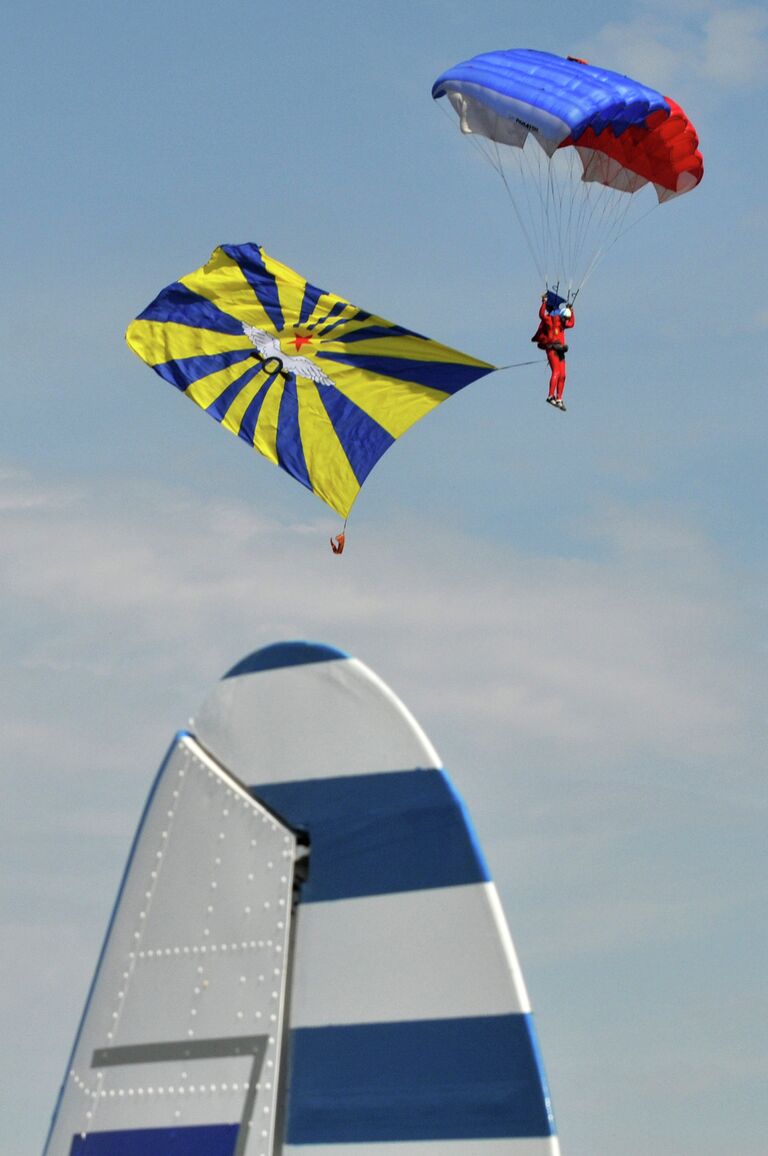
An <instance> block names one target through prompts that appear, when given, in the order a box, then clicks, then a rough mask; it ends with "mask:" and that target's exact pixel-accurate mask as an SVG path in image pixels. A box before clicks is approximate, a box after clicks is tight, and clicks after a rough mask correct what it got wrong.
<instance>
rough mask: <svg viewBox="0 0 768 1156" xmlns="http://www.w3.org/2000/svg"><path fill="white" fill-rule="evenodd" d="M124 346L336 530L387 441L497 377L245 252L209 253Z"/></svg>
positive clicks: (161, 298) (230, 248) (142, 318)
mask: <svg viewBox="0 0 768 1156" xmlns="http://www.w3.org/2000/svg"><path fill="white" fill-rule="evenodd" d="M126 339H127V341H128V344H129V345H130V347H131V349H133V350H134V352H135V353H137V354H138V356H139V357H141V358H142V359H143V360H144V361H146V362H147V364H148V365H151V366H152V368H153V369H154V370H155V371H156V372H157V373H159V374H160V376H161V377H163V378H164V379H165V380H166V381H169V382H170V383H171V384H172V385H175V386H176V388H177V389H179V390H181V392H182V393H184V394H186V396H187V397H190V398H191V399H192V400H193V401H194V402H196V403H197V405H199V406H200V407H201V408H202V409H204V410H206V411H207V412H208V413H209V414H210V415H211V417H213V418H215V419H216V421H218V422H220V423H221V424H222V425H223V426H225V427H226V428H227V429H228V430H230V431H231V432H232V433H234V434H237V436H238V437H240V438H242V439H243V440H244V441H245V442H247V443H248V444H249V445H251V446H253V447H254V448H255V449H257V450H258V451H259V452H260V453H262V454H263V455H264V456H265V457H267V458H269V460H270V461H272V462H274V463H275V464H276V465H278V466H280V467H282V469H284V470H285V471H286V472H287V473H289V474H291V475H292V476H293V477H294V478H296V479H297V481H299V482H301V483H302V485H304V486H306V487H307V489H309V490H311V491H312V492H313V493H314V494H317V496H318V497H319V498H322V499H323V501H325V502H327V503H328V505H329V506H331V507H332V509H334V510H336V511H337V512H338V513H339V514H340V515H341V516H342V517H344V518H346V516H347V515H348V514H349V511H350V509H351V507H352V504H353V502H354V501H355V498H356V497H357V495H358V493H359V490H360V487H361V486H362V484H363V482H364V481H365V479H366V477H367V476H368V474H369V473H370V471H371V470H372V469H373V467H374V465H375V464H376V462H377V461H378V460H379V458H380V457H381V455H382V454H383V453H385V452H386V450H388V449H389V447H390V446H391V445H392V443H393V442H394V441H395V440H396V439H397V438H399V437H400V436H401V435H402V434H404V433H405V431H406V430H407V429H409V428H410V427H411V426H412V425H413V424H414V422H417V421H418V420H419V418H421V417H424V415H425V414H427V413H429V412H430V411H431V410H433V409H434V408H435V406H438V405H439V404H440V402H442V401H445V399H446V398H448V397H450V396H451V395H452V394H454V393H457V392H458V391H459V390H460V389H463V388H464V386H465V385H469V384H470V382H472V381H476V380H477V379H478V378H480V377H483V376H484V375H485V374H487V373H491V372H493V370H494V368H495V367H494V366H492V365H489V364H488V363H487V362H485V361H477V360H476V359H475V358H472V357H468V356H467V355H466V354H464V353H459V352H458V351H457V350H455V349H449V348H448V347H447V346H445V345H440V344H439V343H438V342H436V341H431V340H430V339H429V338H427V337H422V336H421V335H420V334H418V333H413V332H412V331H411V330H409V329H404V328H403V327H402V326H400V325H394V324H393V323H392V322H390V321H385V320H384V319H383V318H381V317H375V316H373V315H372V314H370V313H367V312H365V310H363V309H358V308H357V307H356V306H355V305H352V304H350V302H349V301H345V300H344V298H343V297H338V296H337V295H336V294H334V293H327V292H326V291H325V290H323V289H318V288H317V287H316V286H315V285H312V284H310V282H309V281H306V280H305V279H304V278H303V277H301V276H300V275H299V274H298V273H296V272H295V271H294V270H293V269H289V268H288V267H287V266H286V265H283V264H281V263H280V262H279V261H275V260H274V259H273V258H271V257H269V256H267V254H266V253H265V252H264V250H263V249H262V248H261V247H260V246H258V245H253V244H247V245H221V246H220V247H219V248H217V249H215V250H214V252H213V254H212V256H211V259H210V260H209V261H208V263H207V265H204V266H203V267H202V268H201V269H197V270H196V271H195V272H194V273H190V274H188V276H186V277H182V278H181V279H180V280H178V281H175V282H174V283H173V284H172V285H169V286H168V287H167V288H166V289H163V290H162V292H161V293H159V294H158V296H157V297H156V298H155V300H154V301H153V302H152V304H151V305H149V306H148V307H147V308H146V309H145V310H144V312H143V313H141V314H140V315H139V317H138V318H137V319H136V320H135V321H133V322H132V323H131V325H130V326H129V327H128V332H127V334H126Z"/></svg>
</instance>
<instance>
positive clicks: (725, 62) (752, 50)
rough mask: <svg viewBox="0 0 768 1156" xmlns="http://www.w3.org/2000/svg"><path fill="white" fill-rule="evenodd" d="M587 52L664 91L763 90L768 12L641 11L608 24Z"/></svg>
mask: <svg viewBox="0 0 768 1156" xmlns="http://www.w3.org/2000/svg"><path fill="white" fill-rule="evenodd" d="M581 51H584V52H585V53H586V54H588V55H590V54H591V56H592V57H593V58H594V59H595V60H596V61H598V62H603V61H606V62H607V61H610V62H611V67H615V68H616V69H618V70H619V71H624V72H627V73H629V74H630V75H635V76H640V77H643V78H644V79H646V80H647V81H648V82H649V83H651V84H654V85H656V86H658V87H660V88H662V89H666V88H668V87H669V88H670V89H671V88H672V87H673V86H675V85H679V84H683V85H685V86H689V85H690V84H691V82H692V81H696V82H707V83H709V84H711V85H714V86H716V87H718V88H720V89H723V90H738V89H745V88H751V87H762V86H764V85H765V83H766V74H767V70H768V12H766V11H765V9H764V8H762V7H760V6H758V5H753V4H746V5H738V4H735V5H733V6H731V7H728V8H723V7H722V6H721V5H719V4H716V3H712V2H710V0H701V2H693V3H689V2H687V0H678V2H674V0H673V2H672V3H668V4H661V3H659V2H658V0H649V2H647V3H645V4H642V5H640V6H639V11H636V13H635V14H634V15H632V16H631V17H629V18H628V19H623V20H617V21H615V22H611V23H609V24H606V25H605V26H604V27H603V28H602V29H601V30H600V32H599V33H598V34H597V35H596V36H595V37H593V38H591V40H590V41H589V42H584V43H583V44H582V46H581Z"/></svg>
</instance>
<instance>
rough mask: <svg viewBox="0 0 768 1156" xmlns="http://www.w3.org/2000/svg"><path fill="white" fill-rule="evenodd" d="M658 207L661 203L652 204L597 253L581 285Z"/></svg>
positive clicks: (624, 217)
mask: <svg viewBox="0 0 768 1156" xmlns="http://www.w3.org/2000/svg"><path fill="white" fill-rule="evenodd" d="M628 199H629V198H628ZM658 207H659V203H658V201H657V202H656V203H655V204H652V205H651V206H650V207H649V208H647V209H646V210H645V212H644V213H642V214H641V215H640V216H639V217H636V218H635V220H634V221H631V222H630V223H629V224H628V225H627V226H626V227H625V228H620V229H619V230H618V231H617V232H616V233H615V234H614V236H613V238H612V239H611V241H610V242H609V243H607V244H605V245H603V246H602V247H601V248H600V250H599V251H598V252H597V253H595V255H594V257H593V258H592V261H591V262H590V265H589V268H588V269H587V271H586V273H585V274H584V276H583V277H582V279H581V285H585V284H586V282H587V280H588V279H589V278H590V277H591V276H592V274H593V273H594V271H595V269H596V268H597V267H598V265H599V264H600V263H601V262H602V260H603V258H604V257H605V256H606V255H607V253H608V252H609V251H610V250H611V249H612V248H613V246H614V245H615V244H616V242H617V241H618V240H619V239H620V238H621V237H623V236H625V235H626V234H627V233H629V232H631V230H632V229H634V227H635V225H639V224H640V222H641V221H644V220H645V218H646V217H648V216H649V215H650V214H651V213H652V212H653V211H654V210H655V209H658ZM628 209H629V206H627V210H626V211H625V212H624V214H623V219H624V220H625V219H626V216H627V212H628Z"/></svg>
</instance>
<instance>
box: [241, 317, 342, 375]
mask: <svg viewBox="0 0 768 1156" xmlns="http://www.w3.org/2000/svg"><path fill="white" fill-rule="evenodd" d="M243 333H244V334H245V335H246V337H247V338H248V340H249V341H250V342H251V344H252V345H254V346H255V347H256V349H257V350H258V352H259V353H260V354H261V357H262V359H263V360H264V361H265V362H268V361H271V360H272V359H273V358H274V359H275V360H277V361H279V362H280V364H281V365H282V367H283V370H282V371H283V373H294V374H296V376H297V377H308V378H309V379H310V381H314V382H315V384H316V385H333V384H334V381H333V378H331V377H329V376H328V374H327V373H323V371H322V369H321V368H320V366H319V365H315V363H314V361H310V359H309V358H308V357H291V356H289V355H288V354H287V353H284V352H283V350H282V348H281V346H280V339H279V338H278V337H275V336H274V335H273V334H271V333H267V332H265V330H263V329H256V328H255V327H254V326H253V325H246V324H245V322H243Z"/></svg>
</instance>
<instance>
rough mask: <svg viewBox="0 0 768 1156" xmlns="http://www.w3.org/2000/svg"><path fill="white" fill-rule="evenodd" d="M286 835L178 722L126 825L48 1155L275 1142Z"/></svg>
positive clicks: (290, 846) (239, 1152)
mask: <svg viewBox="0 0 768 1156" xmlns="http://www.w3.org/2000/svg"><path fill="white" fill-rule="evenodd" d="M295 845H296V839H295V836H294V835H293V833H292V832H291V831H289V830H288V829H286V828H285V827H284V826H282V825H281V824H280V823H279V822H278V821H277V820H276V819H275V817H274V816H273V815H272V814H270V813H269V812H268V811H267V810H266V809H265V808H264V807H263V806H261V805H260V804H259V803H257V802H256V801H255V800H254V799H253V798H252V797H251V796H250V795H249V794H248V792H247V791H245V790H244V789H243V787H242V786H241V785H240V784H239V783H238V782H237V781H236V780H234V779H233V778H232V777H231V776H230V775H228V774H227V773H226V771H224V770H223V769H222V768H221V767H220V766H218V765H217V764H216V763H215V762H214V761H213V760H211V759H210V758H209V757H208V756H207V755H206V754H205V752H204V751H203V750H202V749H201V748H200V747H199V746H198V744H197V743H196V742H195V741H194V739H192V738H191V736H189V735H179V736H178V738H177V740H176V741H175V743H174V744H173V747H172V748H171V751H170V752H169V755H168V757H167V759H166V761H165V763H164V764H163V766H162V768H161V770H160V772H159V774H158V776H157V779H156V781H155V784H154V787H153V789H152V792H151V794H150V798H149V801H148V803H147V807H146V810H145V813H144V816H143V818H142V820H141V823H140V825H139V829H138V832H137V834H136V839H135V841H134V846H133V849H132V851H131V855H130V858H129V861H128V866H127V867H126V871H125V876H124V878H123V882H122V885H121V888H120V892H119V894H118V899H117V903H116V906H115V911H114V914H113V918H112V920H111V923H110V927H109V930H108V933H107V938H106V941H105V944H104V949H103V951H102V955H101V958H100V960H99V964H98V967H97V971H96V975H95V978H94V981H93V985H92V988H91V992H90V995H89V998H88V1002H87V1005H86V1009H85V1012H84V1015H83V1019H82V1022H81V1025H80V1030H79V1032H78V1035H77V1039H76V1042H75V1046H74V1050H73V1053H72V1057H71V1059H70V1063H69V1066H68V1072H67V1076H66V1079H65V1082H64V1087H63V1089H62V1093H61V1096H60V1100H59V1104H58V1106H57V1110H56V1113H55V1115H54V1120H53V1124H52V1126H51V1131H50V1135H49V1138H48V1143H47V1145H46V1149H45V1153H46V1156H198V1154H199V1156H245V1154H246V1153H247V1154H248V1156H251V1154H253V1153H262V1154H264V1156H267V1154H268V1153H271V1152H272V1151H273V1140H274V1134H275V1128H276V1127H277V1123H276V1121H277V1119H278V1111H277V1109H278V1103H277V1093H278V1082H277V1079H276V1073H277V1070H278V1066H279V1062H280V1055H279V1048H280V1034H279V1030H278V1029H279V1023H278V1016H279V1010H280V1007H281V1006H282V1003H283V999H284V989H285V960H286V956H287V947H288V942H289V933H290V916H291V891H292V882H293V862H294V851H295Z"/></svg>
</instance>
